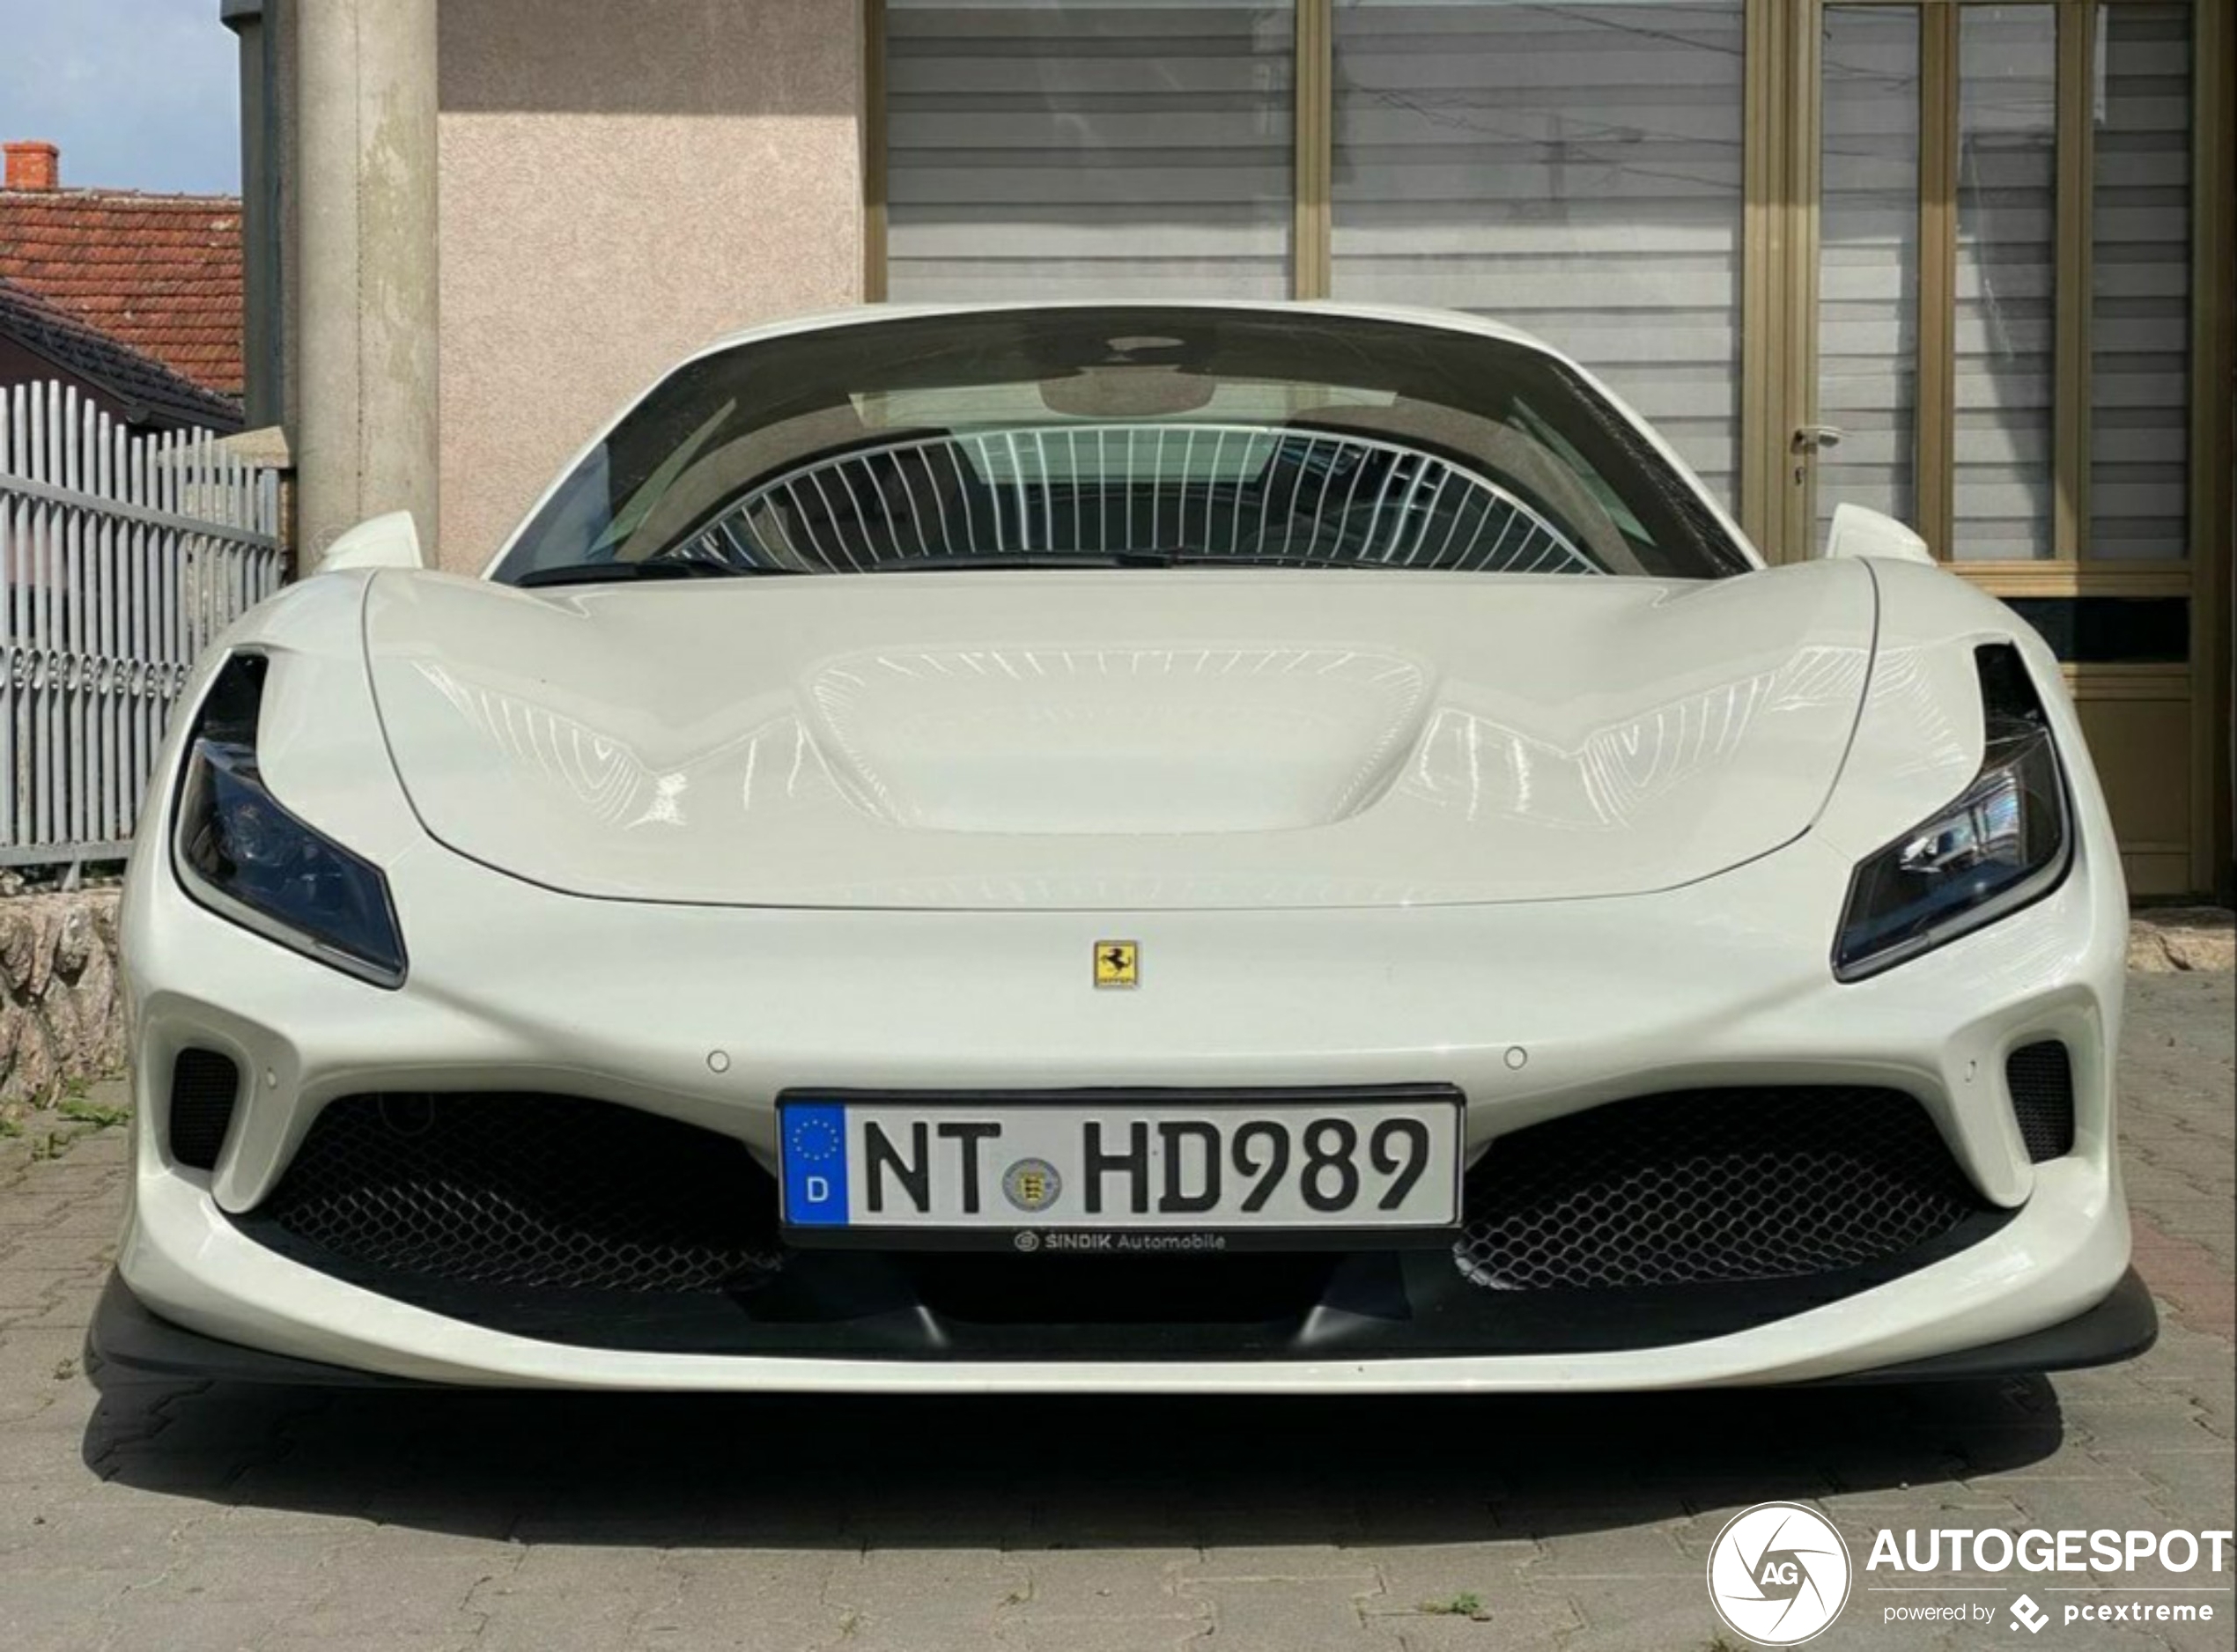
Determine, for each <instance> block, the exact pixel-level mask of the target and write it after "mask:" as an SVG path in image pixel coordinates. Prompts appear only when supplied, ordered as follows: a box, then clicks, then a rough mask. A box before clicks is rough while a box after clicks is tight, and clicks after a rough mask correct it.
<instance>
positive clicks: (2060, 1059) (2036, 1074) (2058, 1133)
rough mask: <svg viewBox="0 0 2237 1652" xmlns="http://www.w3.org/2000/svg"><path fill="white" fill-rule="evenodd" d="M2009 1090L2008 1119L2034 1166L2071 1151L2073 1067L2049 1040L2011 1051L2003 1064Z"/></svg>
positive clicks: (2062, 1048)
mask: <svg viewBox="0 0 2237 1652" xmlns="http://www.w3.org/2000/svg"><path fill="white" fill-rule="evenodd" d="M2004 1081H2005V1083H2007V1084H2008V1085H2010V1086H2011V1088H2012V1117H2013V1118H2015V1119H2017V1120H2018V1121H2019V1139H2020V1140H2022V1141H2024V1142H2026V1143H2027V1156H2028V1157H2029V1158H2030V1159H2033V1160H2034V1162H2036V1163H2037V1164H2041V1162H2043V1161H2044V1160H2046V1159H2063V1158H2064V1157H2065V1156H2066V1155H2067V1154H2070V1153H2071V1152H2073V1150H2074V1064H2073V1061H2072V1058H2071V1057H2069V1056H2068V1055H2067V1053H2066V1046H2065V1045H2064V1044H2060V1043H2059V1042H2058V1041H2057V1040H2056V1039H2055V1038H2053V1039H2050V1040H2049V1041H2047V1042H2045V1043H2042V1044H2027V1045H2025V1046H2023V1047H2022V1048H2020V1049H2018V1050H2015V1051H2012V1054H2011V1056H2010V1057H2009V1058H2006V1060H2005V1061H2004Z"/></svg>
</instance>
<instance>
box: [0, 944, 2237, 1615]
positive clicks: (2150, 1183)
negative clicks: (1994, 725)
mask: <svg viewBox="0 0 2237 1652" xmlns="http://www.w3.org/2000/svg"><path fill="white" fill-rule="evenodd" d="M2231 984H2232V977H2230V976H2229V975H2226V974H2221V975H2173V976H2155V977H2137V979H2136V981H2135V983H2134V995H2133V997H2132V999H2131V1019H2130V1026H2129V1036H2128V1040H2127V1044H2126V1047H2125V1049H2124V1052H2123V1071H2124V1093H2125V1096H2126V1101H2125V1107H2126V1117H2125V1131H2126V1153H2127V1165H2128V1176H2129V1189H2130V1198H2131V1200H2132V1202H2133V1204H2134V1206H2135V1208H2136V1221H2137V1240H2138V1250H2137V1254H2138V1258H2139V1263H2140V1265H2141V1266H2142V1267H2143V1268H2144V1269H2145V1272H2146V1274H2147V1277H2148V1278H2149V1279H2150V1280H2151V1282H2152V1285H2153V1287H2154V1289H2155V1291H2156V1292H2157V1294H2159V1297H2160V1300H2161V1306H2162V1311H2163V1313H2164V1315H2165V1317H2166V1327H2165V1331H2164V1334H2163V1337H2162V1339H2161V1341H2160V1343H2159V1346H2158V1347H2157V1348H2156V1349H2154V1350H2153V1351H2152V1353H2151V1354H2150V1355H2148V1356H2147V1357H2146V1358H2145V1359H2143V1360H2141V1361H2137V1362H2136V1363H2134V1364H2131V1365H2127V1366H2123V1367H2119V1368H2114V1369H2110V1370H2106V1371H2098V1372H2090V1373H2083V1374H2078V1375H2070V1376H2060V1377H2056V1378H2054V1379H2051V1380H2048V1381H2045V1380H2041V1379H2038V1380H2033V1381H2019V1382H2009V1383H1975V1384H1969V1385H1960V1386H1935V1387H1918V1386H1914V1387H1901V1388H1888V1389H1857V1390H1838V1389H1834V1390H1810V1391H1796V1392H1784V1393H1782V1392H1770V1393H1751V1394H1698V1395H1682V1396H1675V1397H1658V1398H1657V1397H1647V1398H1639V1397H1627V1398H1532V1399H1502V1400H1448V1399H1436V1400H1406V1401H1392V1400H1352V1401H1345V1402H1343V1403H1319V1402H1303V1403H1270V1402H1266V1401H1260V1400H1252V1401H1247V1402H1243V1401H1236V1402H1218V1403H1214V1402H1209V1401H1201V1402H1181V1401H1170V1400H1157V1401H1142V1402H1134V1401H1127V1402H1113V1401H1110V1400H1095V1399H1081V1400H1070V1401H1058V1400H1045V1401H1031V1402H1020V1401H1017V1400H1003V1401H1000V1402H978V1401H963V1400H940V1401H931V1402H927V1401H921V1400H918V1401H908V1402H902V1401H895V1400H849V1401H845V1402H836V1401H829V1400H808V1399H782V1400H753V1399H736V1398H610V1397H595V1396H587V1397H568V1396H552V1395H526V1396H523V1395H504V1394H441V1393H425V1394H421V1393H376V1394H354V1393H299V1392H289V1391H269V1390H246V1389H234V1390H224V1389H212V1388H208V1387H197V1386H185V1387H161V1386H156V1387H146V1386H137V1385H135V1386H120V1385H116V1384H114V1383H112V1384H111V1385H110V1386H109V1388H108V1390H107V1393H106V1395H103V1394H99V1393H96V1391H95V1390H94V1389H93V1388H92V1386H91V1385H90V1384H89V1383H87V1382H86V1380H85V1377H84V1375H82V1373H81V1372H80V1371H79V1369H78V1361H79V1354H80V1342H81V1339H82V1338H83V1336H84V1332H85V1321H86V1317H87V1315H88V1313H89V1312H90V1310H91V1309H92V1304H93V1302H94V1297H95V1294H96V1292H97V1291H98V1289H99V1287H100V1283H101V1281H102V1279H103V1277H104V1275H105V1273H106V1272H107V1266H108V1261H109V1257H110V1252H111V1248H112V1245H113V1243H114V1232H115V1228H116V1221H117V1212H118V1205H119V1198H120V1196H121V1189H122V1179H123V1175H124V1143H123V1140H122V1132H121V1131H118V1130H115V1129H108V1130H98V1129H90V1128H89V1126H88V1125H86V1123H85V1120H84V1119H83V1118H81V1119H80V1120H79V1121H78V1122H77V1123H75V1124H73V1125H69V1126H66V1127H65V1128H66V1129H67V1130H78V1131H83V1132H86V1133H83V1134H80V1135H79V1136H78V1138H77V1139H75V1140H71V1141H68V1142H66V1143H61V1144H56V1145H57V1147H58V1148H59V1149H60V1150H59V1151H56V1152H52V1153H49V1152H48V1151H46V1147H47V1137H46V1132H45V1130H44V1129H43V1128H42V1129H41V1130H40V1131H37V1132H33V1136H32V1137H30V1138H27V1139H18V1140H15V1141H9V1142H0V1648H5V1649H6V1652H46V1649H47V1648H57V1649H61V1648H66V1649H68V1652H80V1649H81V1648H112V1647H113V1648H159V1649H161V1652H196V1649H197V1648H223V1649H225V1652H234V1649H236V1648H255V1649H257V1652H265V1649H268V1648H269V1649H270V1652H282V1649H284V1648H483V1649H484V1652H497V1649H498V1648H506V1649H507V1652H511V1649H513V1648H518V1649H519V1652H569V1649H572V1648H584V1649H585V1652H604V1649H605V1648H678V1649H685V1648H690V1649H696V1648H705V1647H735V1648H752V1649H753V1652H764V1649H769V1652H791V1649H793V1648H799V1649H801V1652H806V1649H808V1648H826V1647H834V1648H861V1649H862V1652H876V1649H878V1648H894V1649H895V1652H949V1649H950V1648H953V1649H955V1652H979V1649H980V1648H1049V1649H1050V1652H1098V1649H1102V1648H1112V1649H1123V1652H1136V1649H1137V1648H1169V1647H1170V1648H1179V1647H1188V1648H1196V1649H1197V1652H1318V1649H1319V1648H1340V1649H1346V1652H1348V1649H1349V1648H1376V1649H1377V1652H1446V1649H1447V1648H1469V1649H1471V1652H1489V1649H1491V1648H1502V1649H1503V1648H1525V1647H1540V1646H1543V1647H1551V1648H1561V1652H1591V1649H1592V1648H1622V1649H1624V1652H1633V1649H1638V1652H1709V1648H1717V1647H1719V1646H1721V1645H1727V1644H1736V1643H1733V1642H1720V1641H1719V1640H1718V1637H1717V1626H1716V1623H1715V1620H1714V1619H1713V1618H1712V1617H1711V1615H1710V1612H1709V1604H1708V1601H1707V1598H1706V1595H1705V1591H1704V1589H1703V1585H1702V1570H1703V1566H1704V1560H1705V1556H1706V1554H1707V1552H1708V1547H1709V1544H1710V1542H1711V1541H1712V1540H1713V1538H1714V1537H1715V1534H1716V1532H1717V1529H1718V1527H1719V1526H1720V1525H1721V1524H1722V1523H1724V1520H1725V1519H1726V1518H1727V1517H1728V1516H1730V1515H1731V1513H1732V1512H1734V1511H1736V1510H1738V1509H1739V1508H1744V1507H1746V1505H1748V1504H1750V1503H1753V1502H1757V1501H1765V1500H1769V1499H1776V1498H1785V1499H1798V1500H1806V1501H1813V1502H1816V1503H1818V1504H1820V1505H1821V1506H1822V1507H1823V1508H1826V1509H1827V1511H1829V1512H1830V1513H1831V1514H1832V1516H1833V1517H1834V1518H1835V1521H1836V1522H1837V1523H1839V1524H1840V1525H1841V1527H1842V1530H1844V1532H1846V1533H1847V1534H1848V1536H1849V1538H1850V1540H1851V1542H1852V1544H1857V1545H1862V1544H1864V1543H1867V1542H1869V1540H1870V1536H1871V1534H1872V1531H1873V1530H1876V1529H1878V1528H1879V1527H1883V1526H1885V1527H1889V1528H1893V1529H1895V1530H1898V1531H1899V1532H1900V1531H1902V1530H1907V1529H1911V1528H1916V1529H1919V1530H1925V1529H1926V1528H1929V1527H1934V1526H1952V1525H1965V1526H1978V1525H1987V1524H1998V1525H2003V1526H2006V1527H2009V1528H2012V1529H2015V1530H2018V1529H2022V1528H2025V1527H2028V1526H2044V1527H2050V1528H2056V1527H2061V1526H2080V1527H2088V1528H2095V1527H2100V1526H2114V1527H2119V1528H2122V1529H2123V1530H2126V1529H2129V1528H2137V1529H2140V1530H2160V1529H2163V1528H2167V1527H2170V1526H2180V1527H2189V1528H2194V1529H2205V1528H2212V1529H2220V1530H2227V1529H2229V1528H2230V1527H2231V1526H2232V1525H2233V1524H2237V1520H2233V1517H2232V1514H2233V1510H2232V1502H2233V1491H2232V1473H2233V1467H2237V1455H2233V1445H2232V1439H2233V1434H2232V1429H2233V1400H2232V1370H2233V1353H2232V1346H2231V1301H2232V1294H2233V1286H2232V1266H2233V1227H2237V1223H2233V1219H2232V1213H2233V1204H2232V1199H2233V1191H2232V1159H2233V1147H2232V1133H2231V1119H2232V1111H2233V1095H2237V1079H2233V1073H2232V1065H2231V1044H2232V1036H2233V1013H2237V1007H2233V999H2232V986H2231ZM94 1099H95V1100H96V1102H99V1101H100V1099H101V1098H100V1097H99V1096H97V1097H96V1098H94ZM80 1111H81V1112H83V1109H81V1110H80ZM34 1147H37V1148H39V1149H40V1156H38V1157H37V1158H35V1159H34V1158H33V1148H34ZM1859 1558H1860V1559H1861V1553H1860V1556H1859ZM2227 1578H2228V1574H2224V1577H2223V1581H2224V1582H2226V1581H2227ZM1903 1581H1905V1582H1913V1583H1917V1582H1932V1583H1937V1584H1968V1583H1970V1584H1971V1585H1972V1586H1973V1587H1976V1588H1982V1589H1987V1588H1989V1587H1990V1583H1991V1582H1995V1583H1997V1585H1998V1586H1997V1587H1995V1588H1994V1589H1992V1590H1991V1592H1986V1593H1977V1594H1955V1593H1952V1594H1940V1595H1931V1596H1908V1595H1907V1596H1898V1595H1888V1594H1880V1593H1868V1592H1865V1591H1864V1589H1863V1588H1862V1585H1863V1584H1864V1583H1867V1582H1879V1579H1878V1578H1876V1577H1875V1578H1867V1577H1863V1576H1860V1578H1859V1585H1860V1587H1859V1589H1858V1592H1857V1594H1856V1595H1855V1596H1854V1597H1852V1599H1851V1601H1850V1604H1849V1609H1848V1611H1847V1612H1846V1613H1845V1614H1844V1616H1843V1617H1842V1620H1841V1621H1840V1622H1839V1623H1838V1624H1836V1625H1835V1627H1834V1628H1833V1629H1832V1630H1831V1631H1830V1632H1829V1633H1828V1634H1827V1635H1826V1636H1825V1637H1824V1638H1823V1639H1822V1640H1820V1641H1817V1642H1813V1643H1812V1644H1813V1645H1817V1646H1833V1647H1868V1646H1869V1647H1882V1648H1943V1647H2000V1648H2006V1649H2007V1652H2009V1649H2010V1648H2015V1647H2018V1646H2021V1645H2027V1646H2034V1645H2041V1646H2043V1647H2054V1646H2055V1647H2060V1648H2074V1647H2095V1646H2118V1647H2143V1648H2150V1647H2158V1646H2171V1647H2179V1648H2194V1647H2195V1648H2208V1647H2212V1648H2226V1647H2228V1646H2230V1645H2231V1644H2232V1642H2233V1632H2232V1630H2231V1627H2230V1625H2231V1624H2232V1623H2233V1622H2237V1598H2233V1597H2232V1596H2231V1595H2230V1594H2228V1593H2226V1592H2223V1593H2219V1594H2193V1595H2173V1594H2155V1595H2151V1596H2145V1597H2141V1598H2143V1599H2145V1600H2146V1601H2147V1602H2159V1601H2186V1600H2187V1601H2205V1602H2211V1603H2214V1604H2216V1615H2217V1619H2218V1621H2217V1622H2216V1623H2215V1624H2213V1625H2212V1626H2197V1625H2192V1626H2178V1625H2159V1624H2151V1625H2145V1626H2138V1625H2136V1624H2134V1623H2130V1624H2126V1625H2115V1626H2103V1627H2100V1626H2084V1625H2072V1626H2069V1625H2065V1624H2064V1623H2062V1622H2059V1621H2056V1619H2057V1617H2058V1615H2059V1614H2060V1611H2061V1609H2062V1608H2063V1605H2064V1604H2066V1603H2070V1602H2078V1601H2088V1602H2097V1601H2100V1600H2112V1601H2119V1600H2124V1599H2130V1598H2134V1596H2133V1594H2132V1591H2131V1590H2130V1589H2111V1590H2105V1591H2090V1592H2078V1593H2047V1592H2044V1591H2042V1590H2041V1589H2037V1590H2035V1598H2037V1599H2038V1600H2039V1601H2040V1602H2041V1603H2042V1604H2045V1605H2046V1606H2047V1607H2049V1609H2050V1610H2051V1611H2052V1612H2053V1614H2054V1622H2053V1623H2052V1624H2051V1625H2050V1626H2049V1627H2048V1628H2046V1629H2045V1630H2044V1631H2043V1632H2042V1633H2041V1634H2040V1635H2039V1636H2035V1637H2030V1636H2028V1635H2026V1634H2021V1633H2019V1631H2018V1630H2017V1629H2016V1628H2014V1627H2012V1625H2011V1624H2010V1621H2009V1619H2008V1618H2007V1617H2006V1616H2005V1612H2004V1609H2005V1607H2006V1605H2007V1604H2009V1602H2010V1601H2011V1599H2012V1595H2013V1593H2014V1592H2015V1591H2014V1589H2013V1586H2012V1580H2010V1579H2004V1580H1988V1579H1983V1578H1981V1577H1977V1576H1975V1577H1973V1578H1970V1579H1968V1578H1967V1577H1965V1576H1962V1575H1936V1576H1933V1577H1929V1578H1923V1579H1906V1580H1903ZM2060 1581H2071V1580H2060ZM2134 1581H2135V1582H2137V1583H2143V1582H2152V1583H2182V1582H2189V1583H2191V1584H2194V1585H2195V1584H2196V1583H2198V1582H2200V1581H2201V1580H2200V1578H2199V1575H2197V1574H2192V1575H2189V1577H2187V1578H2185V1577H2171V1576H2168V1575H2163V1574H2158V1573H2147V1574H2144V1575H2139V1576H2138V1577H2137V1579H2136V1580H2134ZM1917 1600H1940V1601H1944V1602H1960V1601H1964V1602H1971V1601H1979V1602H1983V1603H1987V1604H1989V1605H1990V1607H1991V1609H1992V1611H1993V1613H1994V1621H1993V1622H1991V1623H1990V1624H1988V1625H1985V1626H1978V1627H1974V1626H1965V1627H1953V1626H1942V1627H1938V1628H1937V1627H1930V1626H1920V1625H1896V1626H1890V1625H1887V1624H1886V1623H1885V1622H1884V1621H1883V1619H1882V1614H1883V1611H1884V1610H1885V1608H1886V1605H1887V1604H1891V1603H1901V1602H1907V1601H1917ZM1471 1606H1473V1611H1453V1610H1442V1611H1440V1610H1431V1608H1446V1609H1451V1608H1455V1607H1461V1608H1466V1607H1471Z"/></svg>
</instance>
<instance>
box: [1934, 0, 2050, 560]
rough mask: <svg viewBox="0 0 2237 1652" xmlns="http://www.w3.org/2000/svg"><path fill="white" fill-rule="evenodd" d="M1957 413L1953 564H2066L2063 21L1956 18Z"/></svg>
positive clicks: (1998, 10) (2008, 14)
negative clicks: (2058, 466) (2060, 335)
mask: <svg viewBox="0 0 2237 1652" xmlns="http://www.w3.org/2000/svg"><path fill="white" fill-rule="evenodd" d="M1958 26H1959V33H1958V150H1957V166H1958V176H1957V295H1956V296H1957V317H1956V321H1957V326H1956V357H1957V358H1956V364H1955V366H1956V380H1955V383H1956V392H1957V407H1956V410H1955V417H1954V418H1953V424H1952V430H1953V440H1954V445H1955V452H1954V454H1953V459H1952V462H1953V475H1952V498H1953V519H1954V520H1953V536H1952V541H1951V547H1950V550H1951V555H1952V556H1953V557H1955V558H1956V559H1957V560H1959V561H1961V562H2023V561H2028V560H2031V559H2034V558H2039V557H2050V556H2054V555H2056V549H2057V548H2056V544H2055V543H2054V542H2053V538H2052V520H2051V501H2052V498H2053V490H2052V485H2051V477H2052V462H2053V461H2052V454H2051V446H2052V435H2051V429H2052V426H2051V420H2052V409H2053V405H2054V402H2053V396H2054V393H2055V390H2056V354H2057V343H2056V336H2057V327H2056V307H2055V306H2056V292H2055V288H2056V276H2057V269H2058V240H2057V217H2058V18H2057V11H2056V8H2055V7H2052V6H2049V5H2041V4H2034V5H1982V6H1968V7H1966V8H1965V9H1964V11H1962V12H1961V13H1960V15H1959V19H1958Z"/></svg>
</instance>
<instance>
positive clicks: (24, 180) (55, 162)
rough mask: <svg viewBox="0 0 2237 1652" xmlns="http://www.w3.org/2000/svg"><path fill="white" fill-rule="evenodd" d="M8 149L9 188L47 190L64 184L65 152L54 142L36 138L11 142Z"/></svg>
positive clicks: (7, 146)
mask: <svg viewBox="0 0 2237 1652" xmlns="http://www.w3.org/2000/svg"><path fill="white" fill-rule="evenodd" d="M6 149H7V151H8V188H11V189H26V190H33V191H45V190H49V189H55V188H60V187H61V185H62V173H63V152H62V151H60V150H59V149H56V148H55V146H54V145H53V144H42V143H40V142H37V141H36V140H33V141H31V142H28V143H18V144H8V145H6Z"/></svg>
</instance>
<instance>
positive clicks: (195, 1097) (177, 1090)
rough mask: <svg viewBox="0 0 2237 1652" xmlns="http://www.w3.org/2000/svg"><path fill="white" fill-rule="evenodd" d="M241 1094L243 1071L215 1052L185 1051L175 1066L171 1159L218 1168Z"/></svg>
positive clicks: (172, 1074)
mask: <svg viewBox="0 0 2237 1652" xmlns="http://www.w3.org/2000/svg"><path fill="white" fill-rule="evenodd" d="M239 1096H240V1068H239V1067H237V1066H234V1065H233V1058H231V1057H230V1056H221V1055H219V1054H218V1052H217V1051H214V1050H181V1051H179V1058H178V1059H177V1060H176V1061H174V1062H173V1063H172V1066H171V1156H172V1157H173V1159H175V1160H177V1161H178V1162H180V1163H181V1164H190V1165H192V1166H193V1167H194V1168H195V1169H197V1170H208V1169H214V1168H215V1167H216V1165H217V1163H218V1149H219V1148H221V1147H224V1146H225V1132H226V1130H227V1129H228V1128H229V1127H230V1126H231V1125H232V1124H233V1103H234V1101H235V1100H236V1099H237V1098H238V1097H239Z"/></svg>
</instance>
